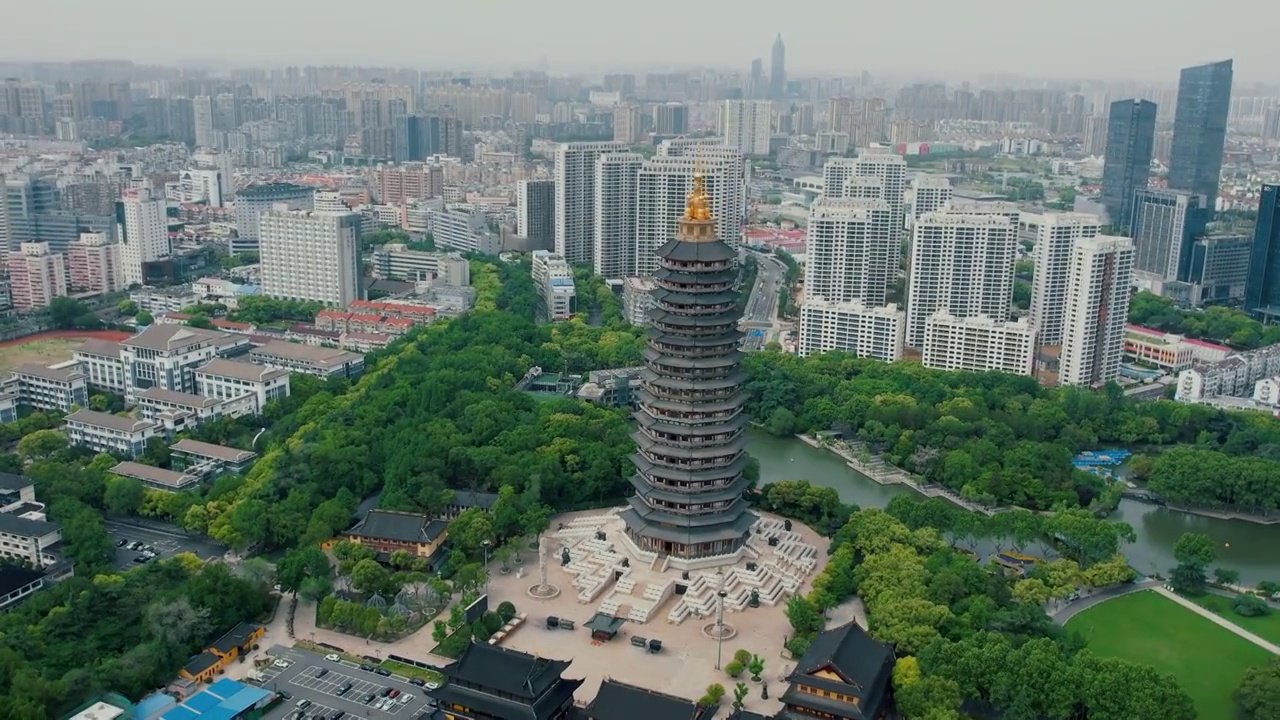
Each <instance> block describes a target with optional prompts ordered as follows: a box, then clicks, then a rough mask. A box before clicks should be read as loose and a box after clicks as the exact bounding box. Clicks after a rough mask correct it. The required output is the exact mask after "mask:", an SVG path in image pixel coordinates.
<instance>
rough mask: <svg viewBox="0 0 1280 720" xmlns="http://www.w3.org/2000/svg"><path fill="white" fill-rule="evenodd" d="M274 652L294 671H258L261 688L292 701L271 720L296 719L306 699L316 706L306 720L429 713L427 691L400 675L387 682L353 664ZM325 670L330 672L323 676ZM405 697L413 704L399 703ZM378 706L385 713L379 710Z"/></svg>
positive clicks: (400, 718) (400, 719) (407, 717)
mask: <svg viewBox="0 0 1280 720" xmlns="http://www.w3.org/2000/svg"><path fill="white" fill-rule="evenodd" d="M270 653H271V655H272V656H273V657H276V658H279V659H281V660H284V661H285V662H287V663H289V666H288V667H285V668H281V667H276V666H275V665H274V664H273V665H269V666H267V667H265V668H262V669H261V670H260V671H259V673H260V675H261V680H260V683H261V685H262V686H263V687H265V688H268V689H270V690H274V691H276V692H281V691H283V692H287V693H289V694H290V695H292V696H293V697H292V698H291V699H290V700H288V701H286V702H284V703H282V704H281V705H279V706H278V707H276V708H274V709H273V710H271V711H270V712H269V713H267V715H266V717H267V718H269V720H278V719H280V718H288V717H291V716H294V715H296V713H297V711H298V710H299V708H298V702H299V701H300V700H304V699H305V700H309V701H310V703H311V704H310V705H308V706H307V707H306V708H304V712H305V715H304V717H306V718H308V720H310V719H311V718H326V719H327V718H332V717H333V716H334V715H336V714H337V713H338V711H342V712H344V713H346V716H347V717H356V718H373V719H374V720H376V719H377V718H382V719H383V720H389V719H390V718H396V719H397V720H411V719H412V718H416V717H417V716H418V715H419V714H420V713H422V712H423V710H425V709H426V703H427V700H426V693H425V690H424V689H423V688H421V687H416V686H414V685H411V684H409V683H408V682H407V681H405V680H404V679H402V678H399V677H398V676H393V677H383V676H381V675H377V674H375V673H373V672H368V671H365V670H361V669H360V667H359V666H357V665H354V664H353V663H350V662H346V661H342V662H331V661H328V660H325V659H324V656H322V655H317V654H316V653H312V652H309V651H307V650H303V649H301V648H286V647H283V646H275V647H272V648H271V650H270ZM322 670H323V671H325V672H324V673H323V674H321V671H322ZM348 683H350V685H351V687H350V688H349V689H348V690H347V691H346V692H344V693H342V694H341V695H339V694H338V693H339V691H340V690H341V689H342V688H343V687H344V686H346V685H347V684H348ZM389 690H394V691H395V692H396V693H397V696H396V697H395V698H390V697H389V692H388V691H389ZM406 695H409V696H411V697H412V699H411V700H409V702H400V700H401V698H403V697H404V696H406ZM370 696H372V697H370ZM388 700H391V702H389V703H388ZM379 705H382V706H383V709H378V706H379Z"/></svg>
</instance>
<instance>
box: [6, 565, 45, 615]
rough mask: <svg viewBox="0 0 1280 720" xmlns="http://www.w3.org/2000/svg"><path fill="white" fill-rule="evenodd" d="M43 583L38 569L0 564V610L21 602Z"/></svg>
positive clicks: (42, 576) (41, 573)
mask: <svg viewBox="0 0 1280 720" xmlns="http://www.w3.org/2000/svg"><path fill="white" fill-rule="evenodd" d="M44 584H45V577H44V573H43V572H41V571H39V570H28V569H27V568H24V567H14V566H10V565H0V612H3V611H5V610H8V609H9V608H12V607H14V606H15V605H17V604H18V603H20V602H22V601H23V600H25V599H26V598H27V596H29V595H31V594H32V593H34V592H35V591H37V590H39V589H40V588H43V587H44Z"/></svg>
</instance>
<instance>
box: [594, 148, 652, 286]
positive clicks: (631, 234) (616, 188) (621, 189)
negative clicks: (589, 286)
mask: <svg viewBox="0 0 1280 720" xmlns="http://www.w3.org/2000/svg"><path fill="white" fill-rule="evenodd" d="M643 165H644V156H643V155H639V154H637V153H609V154H608V155H601V156H600V159H599V160H597V161H596V190H595V192H596V198H595V206H596V218H595V230H594V231H593V233H592V234H593V236H594V238H595V245H594V248H593V251H592V259H591V267H592V270H594V271H595V273H596V274H597V275H599V276H601V277H604V278H606V279H609V280H619V279H622V278H624V277H627V276H629V275H635V274H636V208H637V205H638V201H639V196H638V191H639V179H640V168H641V166H643Z"/></svg>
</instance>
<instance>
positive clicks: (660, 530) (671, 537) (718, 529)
mask: <svg viewBox="0 0 1280 720" xmlns="http://www.w3.org/2000/svg"><path fill="white" fill-rule="evenodd" d="M632 500H633V501H634V500H635V498H632ZM739 509H740V510H742V512H741V513H738V511H737V510H734V511H733V512H734V515H732V516H731V517H732V518H733V519H732V520H731V521H730V522H727V523H725V522H721V523H719V524H716V525H707V526H697V525H685V524H681V525H678V526H674V527H673V526H671V525H663V524H661V522H659V521H656V520H649V519H647V518H646V517H645V516H643V515H641V514H640V513H639V512H638V511H637V510H636V507H635V505H634V504H632V506H631V507H629V508H627V509H626V510H623V511H622V513H621V516H622V520H623V522H625V523H626V525H627V527H628V528H634V529H636V530H637V531H639V532H640V533H641V534H643V535H649V536H652V537H656V538H658V539H660V540H666V541H669V542H683V541H685V540H688V539H689V538H691V537H696V538H697V539H698V540H700V541H711V540H735V539H737V538H740V537H744V536H745V535H746V534H747V533H748V532H749V531H750V530H751V526H752V525H753V524H755V521H756V514H755V513H753V512H750V511H748V510H746V504H745V503H742V507H741V508H739ZM721 514H723V513H721ZM663 517H670V516H666V515H664V516H663ZM683 521H684V518H681V519H680V522H682V523H683Z"/></svg>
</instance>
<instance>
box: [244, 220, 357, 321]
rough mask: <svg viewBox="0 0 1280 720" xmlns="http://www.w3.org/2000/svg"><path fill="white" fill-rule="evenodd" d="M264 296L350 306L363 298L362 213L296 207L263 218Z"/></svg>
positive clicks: (260, 246) (260, 240) (260, 225)
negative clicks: (361, 282)
mask: <svg viewBox="0 0 1280 720" xmlns="http://www.w3.org/2000/svg"><path fill="white" fill-rule="evenodd" d="M258 229H259V236H258V254H259V257H260V258H261V259H260V263H261V267H262V294H263V295H265V296H267V297H274V298H281V299H283V300H301V301H310V302H320V303H324V304H325V305H329V306H332V307H342V308H344V307H346V306H347V305H348V304H349V303H351V302H352V301H353V300H358V299H359V298H360V216H359V215H357V214H356V213H351V212H347V213H320V212H315V211H312V210H293V209H290V206H289V205H288V204H287V203H278V204H276V205H275V206H274V207H273V208H272V209H270V210H268V211H266V212H264V213H262V214H261V215H260V216H259V218H258Z"/></svg>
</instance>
